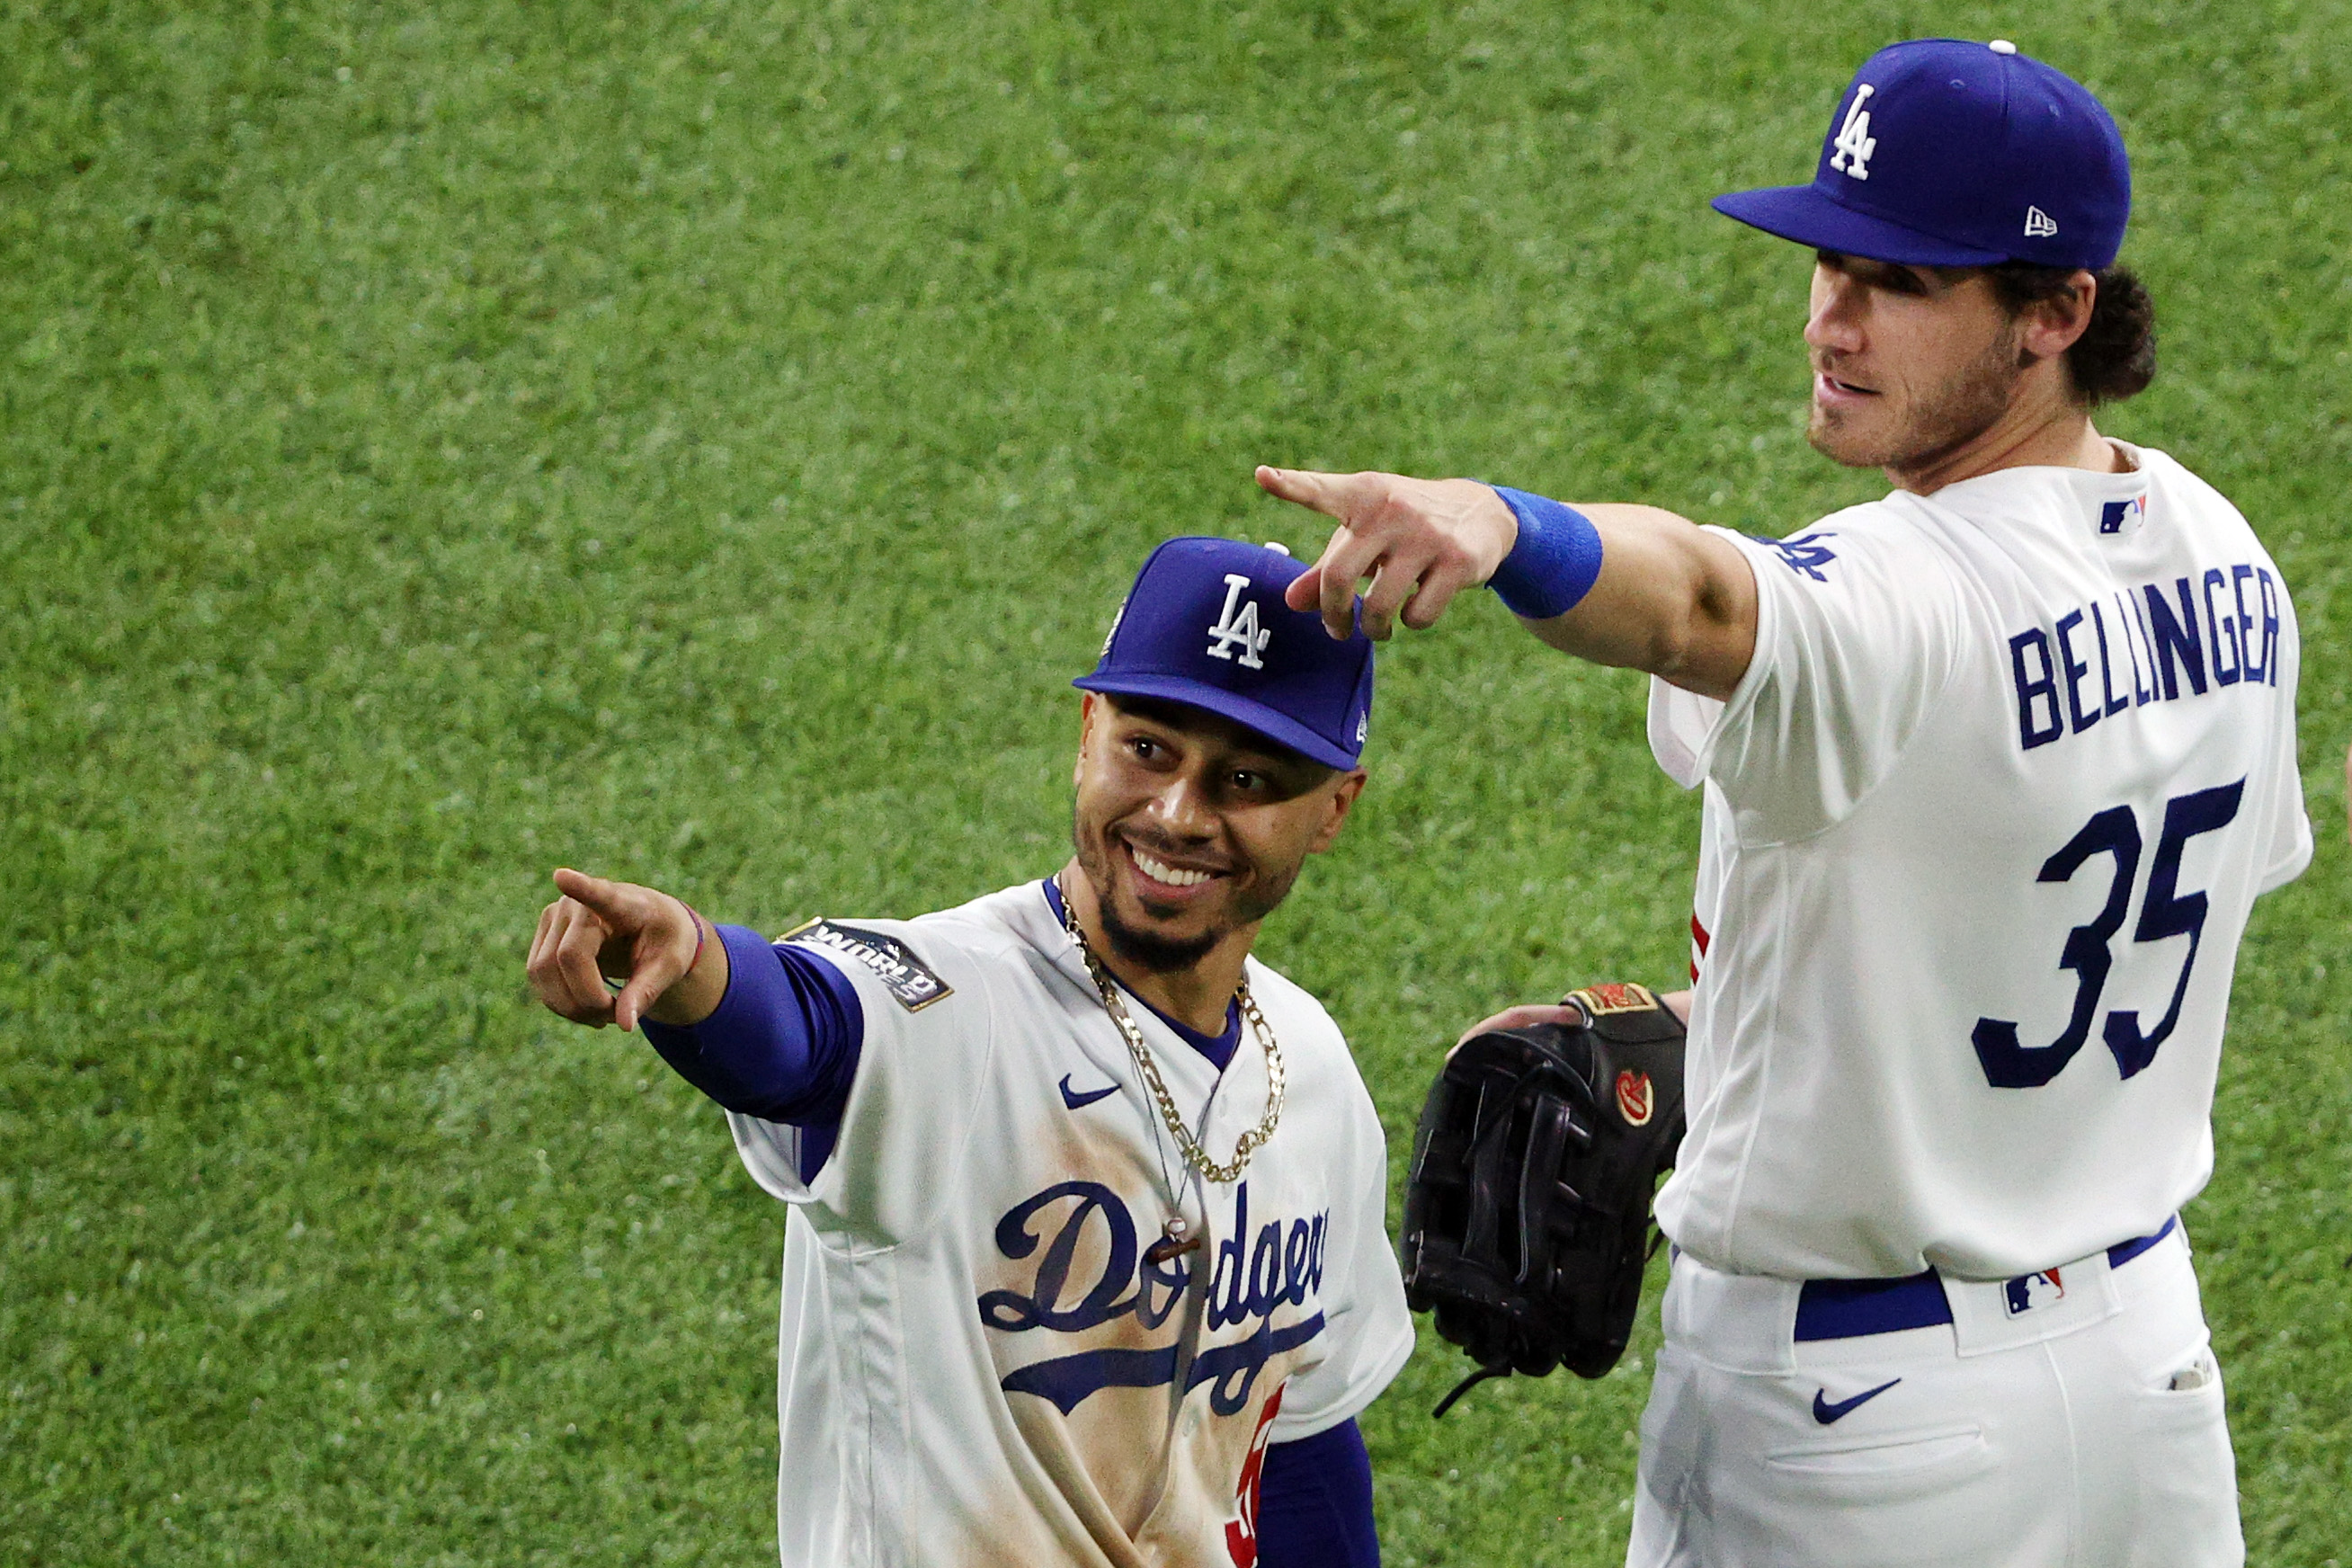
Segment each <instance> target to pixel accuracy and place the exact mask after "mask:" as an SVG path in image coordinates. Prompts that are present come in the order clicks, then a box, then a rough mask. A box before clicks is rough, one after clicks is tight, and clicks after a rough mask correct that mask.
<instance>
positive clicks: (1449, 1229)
mask: <svg viewBox="0 0 2352 1568" xmlns="http://www.w3.org/2000/svg"><path fill="white" fill-rule="evenodd" d="M1566 1000H1567V1001H1569V1002H1571V1003H1573V1004H1575V1005H1577V1006H1578V1007H1579V1008H1580V1009H1581V1010H1582V1012H1583V1014H1584V1017H1585V1020H1586V1022H1585V1024H1584V1025H1583V1026H1581V1027H1572V1026H1570V1027H1563V1026H1559V1025H1557V1024H1538V1025H1534V1026H1529V1027H1527V1028H1520V1029H1500V1030H1494V1031H1490V1032H1488V1033H1486V1034H1483V1035H1477V1036H1474V1037H1471V1038H1470V1039H1467V1040H1465V1041H1464V1042H1463V1043H1462V1044H1461V1045H1459V1046H1457V1047H1454V1052H1453V1054H1452V1055H1450V1056H1448V1057H1447V1058H1445V1066H1444V1068H1443V1069H1441V1070H1440V1071H1439V1073H1438V1075H1437V1081H1436V1083H1434V1084H1433V1085H1432V1086H1431V1088H1430V1090H1429V1100H1428V1103H1427V1104H1425V1105H1424V1106H1423V1108H1422V1112H1421V1126H1420V1127H1419V1129H1418V1130H1417V1131H1415V1132H1414V1134H1413V1140H1412V1172H1411V1173H1410V1175H1409V1176H1408V1177H1407V1179H1406V1184H1405V1194H1404V1234H1403V1238H1402V1247H1401V1250H1402V1254H1403V1260H1404V1288H1405V1300H1407V1301H1408V1302H1409V1303H1411V1304H1412V1309H1413V1310H1415V1311H1432V1310H1433V1311H1435V1312H1436V1314H1437V1331H1438V1332H1439V1333H1440V1334H1443V1335H1444V1337H1445V1338H1446V1339H1448V1340H1450V1341H1452V1342H1454V1343H1455V1344H1457V1345H1460V1346H1461V1347H1462V1348H1463V1349H1464V1350H1465V1351H1467V1352H1469V1354H1470V1359H1471V1360H1473V1361H1475V1362H1476V1363H1478V1370H1477V1371H1476V1372H1474V1373H1471V1374H1470V1376H1469V1377H1467V1378H1465V1380H1463V1382H1462V1384H1460V1386H1458V1387H1456V1388H1455V1389H1454V1392H1453V1393H1451V1394H1447V1395H1446V1396H1445V1398H1444V1401H1443V1402H1441V1403H1440V1404H1439V1405H1438V1406H1437V1409H1436V1410H1435V1411H1434V1412H1433V1414H1435V1415H1444V1414H1445V1412H1446V1410H1447V1408H1448V1407H1449V1406H1451V1405H1453V1403H1454V1401H1455V1400H1456V1399H1458V1398H1460V1397H1461V1396H1462V1394H1464V1393H1465V1391H1466V1390H1468V1389H1469V1388H1470V1387H1471V1386H1472V1385H1473V1384H1476V1383H1478V1382H1479V1381H1480V1380H1481V1379H1484V1378H1488V1377H1496V1376H1501V1375H1504V1374H1507V1373H1513V1372H1521V1373H1528V1375H1529V1376H1533V1377H1540V1376H1542V1375H1544V1374H1545V1373H1549V1372H1550V1371H1551V1369H1552V1368H1553V1367H1555V1366H1559V1365H1562V1364H1565V1365H1567V1366H1568V1367H1569V1368H1570V1370H1571V1371H1573V1372H1575V1373H1577V1374H1578V1375H1579V1376H1581V1377H1599V1376H1600V1375H1601V1373H1605V1372H1607V1371H1608V1370H1609V1369H1610V1368H1611V1367H1612V1366H1614V1365H1616V1364H1617V1358H1618V1357H1619V1356H1621V1355H1622V1354H1624V1353H1625V1342H1626V1341H1627V1339H1628V1338H1630V1337H1631V1335H1632V1333H1633V1314H1634V1311H1635V1310H1637V1309H1638V1308H1639V1307H1640V1305H1641V1300H1642V1271H1643V1265H1644V1264H1645V1263H1646V1262H1647V1261H1648V1259H1649V1255H1650V1253H1651V1252H1652V1251H1653V1250H1654V1246H1653V1244H1652V1243H1651V1241H1650V1236H1649V1231H1650V1198H1651V1194H1653V1193H1654V1192H1655V1190H1656V1187H1657V1180H1658V1174H1659V1173H1660V1172H1662V1171H1664V1170H1667V1169H1669V1168H1671V1167H1672V1166H1673V1164H1674V1163H1675V1151H1676V1150H1677V1149H1678V1148H1679V1146H1680V1145H1681V1143H1682V1137H1683V1026H1682V1022H1681V1020H1679V1019H1678V1018H1676V1017H1675V1016H1674V1014H1673V1013H1672V1012H1670V1011H1669V1010H1668V1009H1667V1008H1666V1006H1665V1005H1664V1004H1663V1003H1661V1002H1660V1001H1659V1000H1658V999H1657V997H1656V996H1655V995H1654V994H1652V993H1651V992H1650V991H1648V990H1647V989H1646V988H1644V987H1643V986H1640V985H1596V986H1592V987H1591V988H1590V989H1587V990H1583V991H1575V992H1570V994H1569V995H1568V996H1567V998H1566Z"/></svg>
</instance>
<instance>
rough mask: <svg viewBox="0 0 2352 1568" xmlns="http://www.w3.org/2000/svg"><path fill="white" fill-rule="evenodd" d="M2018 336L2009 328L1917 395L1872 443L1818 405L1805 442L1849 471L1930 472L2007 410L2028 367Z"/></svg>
mask: <svg viewBox="0 0 2352 1568" xmlns="http://www.w3.org/2000/svg"><path fill="white" fill-rule="evenodd" d="M2020 335H2021V334H2020V331H2019V330H2018V328H2017V327H2016V326H2015V325H2014V324H2012V325H2011V328H2010V329H2009V330H2008V331H2004V332H2002V333H2001V335H2000V337H1998V338H1996V339H1995V340H1994V341H1993V342H1990V343H1989V344H1987V345H1986V347H1985V350H1984V352H1983V353H1980V354H1979V355H1978V356H1977V357H1976V358H1975V359H1974V360H1972V361H1971V362H1969V363H1968V364H1967V365H1965V366H1963V367H1962V368H1961V369H1960V370H1959V371H1958V374H1955V375H1953V376H1952V377H1951V379H1950V380H1948V381H1947V382H1945V383H1944V384H1942V385H1941V386H1938V387H1936V388H1934V389H1933V390H1931V391H1929V392H1927V393H1926V394H1924V395H1921V397H1920V398H1919V400H1918V404H1917V405H1916V407H1915V408H1914V409H1913V410H1912V411H1911V415H1910V417H1909V418H1908V419H1907V420H1906V421H1905V422H1904V423H1903V424H1902V425H1901V426H1898V427H1896V428H1895V429H1893V430H1889V431H1887V432H1885V434H1884V435H1881V436H1879V437H1876V438H1875V439H1874V440H1873V439H1869V438H1866V437H1863V436H1862V435H1860V434H1859V433H1857V432H1855V431H1854V430H1853V429H1852V428H1851V427H1850V426H1848V425H1847V424H1845V423H1844V422H1843V421H1842V420H1840V419H1838V418H1836V417H1833V416H1830V415H1828V414H1825V413H1824V412H1823V411H1822V407H1821V405H1819V404H1818V403H1816V404H1815V405H1813V407H1812V412H1811V417H1810V418H1809V419H1808V420H1807V422H1806V426H1805V439H1806V440H1807V441H1808V442H1809V443H1811V446H1812V448H1813V450H1815V451H1817V452H1819V453H1821V454H1822V456H1823V457H1825V458H1830V459H1831V460H1832V461H1833V462H1837V463H1842V464H1843V465H1844V466H1845V467H1847V468H1893V469H1896V470H1898V471H1900V470H1906V469H1907V470H1914V471H1916V470H1921V469H1928V468H1935V467H1936V466H1937V465H1938V464H1940V463H1942V462H1943V461H1944V459H1946V458H1949V457H1950V456H1951V455H1952V454H1953V453H1955V452H1957V451H1958V450H1960V449H1961V448H1962V447H1966V446H1968V445H1969V443H1970V442H1972V441H1974V440H1976V439H1977V438H1978V437H1981V436H1982V435H1984V433H1985V432H1986V431H1988V430H1990V429H1991V428H1992V427H1993V426H1994V425H1995V424H1997V423H1999V421H2000V416H2002V415H2004V414H2006V413H2008V412H2009V407H2010V404H2011V400H2012V399H2013V398H2014V396H2015V395H2016V391H2017V383H2018V380H2019V378H2020V377H2021V376H2022V375H2023V374H2025V372H2026V370H2027V369H2028V368H2029V367H2030V366H2031V365H2032V363H2033V361H2032V358H2031V357H2030V356H2028V355H2026V354H2025V353H2023V352H2022V351H2021V349H2020V348H2019V346H2018V340H2019V337H2020ZM1816 368H1817V369H1822V370H1823V371H1826V370H1827V367H1825V366H1816Z"/></svg>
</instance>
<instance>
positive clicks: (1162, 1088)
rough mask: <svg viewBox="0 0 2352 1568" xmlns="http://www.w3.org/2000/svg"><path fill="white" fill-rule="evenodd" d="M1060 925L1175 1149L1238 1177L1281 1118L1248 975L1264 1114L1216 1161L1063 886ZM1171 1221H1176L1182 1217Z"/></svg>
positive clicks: (1216, 1174)
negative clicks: (1188, 1120) (1261, 1060)
mask: <svg viewBox="0 0 2352 1568" xmlns="http://www.w3.org/2000/svg"><path fill="white" fill-rule="evenodd" d="M1060 886H1061V879H1059V878H1056V879H1055V888H1056V889H1060ZM1062 929H1063V930H1065V931H1068V932H1069V933H1070V940H1071V941H1072V942H1076V943H1077V944H1078V956H1079V957H1080V958H1081V959H1083V960H1085V961H1086V965H1087V975H1088V976H1089V977H1091V978H1092V979H1093V981H1094V983H1095V989H1096V990H1097V992H1099V993H1101V994H1102V1005H1103V1011H1104V1012H1106V1013H1108V1014H1109V1015H1110V1021H1111V1022H1112V1023H1113V1024H1114V1025H1116V1026H1118V1032H1119V1034H1120V1036H1121V1037H1123V1038H1124V1039H1125V1040H1126V1041H1127V1054H1128V1055H1129V1057H1131V1058H1134V1061H1135V1070H1136V1071H1137V1072H1139V1073H1140V1074H1141V1075H1142V1077H1143V1084H1144V1087H1145V1088H1146V1089H1150V1091H1151V1099H1152V1100H1153V1102H1154V1103H1155V1104H1157V1105H1158V1106H1159V1107H1160V1121H1163V1122H1165V1123H1167V1126H1168V1132H1169V1135H1170V1136H1171V1137H1172V1138H1174V1139H1175V1140H1176V1148H1177V1151H1178V1152H1180V1153H1181V1154H1182V1155H1183V1156H1184V1163H1186V1164H1188V1165H1190V1166H1192V1169H1194V1170H1195V1171H1198V1172H1200V1173H1201V1174H1202V1175H1203V1176H1205V1177H1207V1178H1208V1179H1209V1180H1210V1181H1213V1182H1218V1183H1224V1182H1232V1181H1237V1180H1239V1179H1240V1177H1241V1173H1242V1170H1243V1168H1244V1166H1246V1165H1248V1163H1249V1162H1250V1156H1251V1155H1252V1154H1255V1153H1256V1152H1257V1151H1258V1150H1259V1148H1260V1147H1261V1146H1263V1145H1264V1144H1265V1141H1266V1140H1267V1139H1269V1138H1271V1137H1273V1136H1274V1129H1275V1125H1276V1123H1277V1122H1279V1121H1281V1120H1282V1089H1283V1071H1282V1047H1280V1046H1277V1045H1276V1044H1275V1039H1274V1031H1273V1030H1272V1029H1270V1028H1268V1027H1266V1023H1265V1015H1264V1014H1263V1013H1260V1012H1259V1011H1258V1010H1257V1003H1256V1002H1255V1000H1253V999H1252V998H1251V996H1250V988H1249V977H1248V976H1247V975H1246V974H1244V976H1243V977H1242V983H1241V984H1240V985H1238V986H1236V987H1235V988H1234V1001H1236V1002H1238V1003H1240V1004H1241V1008H1242V1016H1243V1017H1244V1018H1247V1019H1248V1020H1249V1026H1250V1030H1251V1032H1252V1033H1254V1034H1255V1035H1256V1036H1257V1043H1258V1047H1259V1048H1260V1049H1261V1050H1263V1051H1265V1117H1264V1118H1263V1119H1261V1120H1260V1121H1259V1122H1258V1124H1257V1125H1256V1126H1255V1127H1253V1128H1251V1129H1250V1130H1249V1131H1246V1132H1244V1133H1243V1134H1242V1135H1241V1139H1240V1141H1239V1142H1236V1143H1234V1157H1233V1158H1232V1159H1231V1160H1229V1161H1227V1162H1226V1163H1223V1164H1222V1165H1220V1164H1218V1163H1216V1162H1215V1161H1213V1160H1212V1159H1210V1158H1209V1152H1208V1151H1207V1150H1206V1149H1203V1148H1202V1147H1201V1141H1200V1140H1199V1139H1197V1138H1195V1137H1193V1136H1192V1130H1191V1129H1190V1128H1188V1127H1186V1126H1185V1125H1184V1117H1183V1114H1182V1112H1181V1111H1179V1110H1177V1109H1176V1097H1175V1096H1173V1095H1171V1094H1170V1093H1169V1092H1168V1084H1167V1082H1166V1080H1165V1079H1161V1078H1160V1064H1159V1063H1158V1062H1156V1061H1154V1060H1153V1059H1152V1057H1151V1047H1150V1046H1147V1045H1145V1044H1144V1043H1143V1031H1142V1030H1140V1029H1139V1028H1137V1027H1136V1026H1135V1019H1134V1018H1133V1017H1132V1016H1129V1013H1128V1010H1127V1004H1126V1003H1124V1002H1122V1001H1120V1000H1119V999H1118V984H1117V983H1115V982H1114V981H1113V980H1112V979H1111V977H1110V975H1109V974H1108V973H1106V972H1105V970H1104V969H1103V965H1102V960H1100V959H1098V958H1097V957H1096V956H1095V950H1094V948H1093V947H1092V946H1091V945H1090V944H1089V943H1088V942H1087V938H1086V933H1085V932H1084V931H1080V930H1079V929H1078V916H1077V910H1076V908H1075V907H1074V906H1073V905H1072V904H1071V902H1070V895H1069V894H1068V893H1067V892H1066V891H1064V892H1063V893H1062ZM1170 1223H1171V1226H1175V1225H1179V1224H1181V1221H1171V1222H1170ZM1171 1235H1181V1232H1179V1231H1175V1230H1171Z"/></svg>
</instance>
